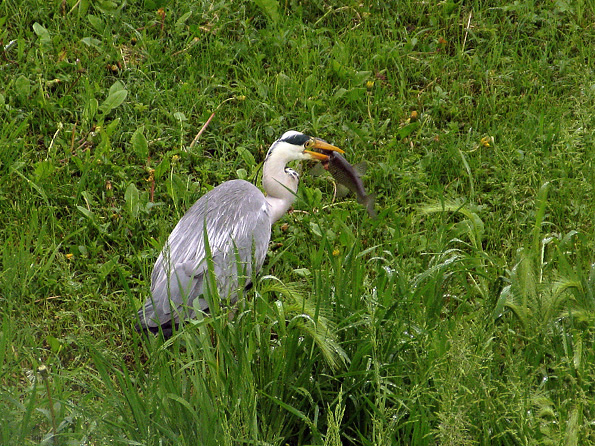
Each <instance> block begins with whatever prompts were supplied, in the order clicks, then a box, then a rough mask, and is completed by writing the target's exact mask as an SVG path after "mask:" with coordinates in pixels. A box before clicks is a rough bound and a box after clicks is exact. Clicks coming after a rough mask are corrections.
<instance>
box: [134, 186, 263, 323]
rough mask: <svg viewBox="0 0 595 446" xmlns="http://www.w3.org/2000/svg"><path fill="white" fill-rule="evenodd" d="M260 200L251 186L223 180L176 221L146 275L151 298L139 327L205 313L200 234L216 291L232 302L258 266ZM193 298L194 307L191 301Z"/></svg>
mask: <svg viewBox="0 0 595 446" xmlns="http://www.w3.org/2000/svg"><path fill="white" fill-rule="evenodd" d="M270 226H271V223H270V216H269V212H268V208H267V204H266V201H265V198H264V195H263V194H262V192H260V190H259V189H258V188H257V187H256V186H254V185H253V184H251V183H248V182H246V181H242V180H233V181H227V182H225V183H223V184H221V185H220V186H218V187H216V188H214V189H213V190H211V191H210V192H209V193H207V194H205V195H204V196H203V197H201V198H200V199H199V200H198V201H197V202H196V203H195V204H194V205H193V206H192V207H191V208H190V209H189V210H188V212H187V213H186V214H185V215H184V216H183V217H182V219H181V220H180V221H179V222H178V224H177V225H176V227H175V228H174V230H173V231H172V233H171V235H170V236H169V238H168V240H167V242H166V244H165V246H164V248H163V251H162V252H161V254H160V255H159V258H158V259H157V262H156V263H155V267H154V269H153V274H152V276H151V282H152V283H151V294H152V295H151V297H150V298H149V299H147V302H146V303H145V305H144V307H143V308H141V309H140V310H139V316H140V320H141V325H143V326H148V327H156V326H157V325H162V324H165V323H167V322H173V323H178V322H179V321H180V320H184V319H188V318H192V317H194V307H195V306H196V305H198V307H199V308H200V309H201V310H206V309H207V308H208V304H207V302H206V300H205V299H204V297H201V296H203V295H204V293H205V291H206V284H207V283H208V280H206V278H207V269H208V262H207V249H206V246H205V235H206V240H207V241H208V246H209V249H210V252H211V256H212V261H213V273H214V276H215V278H216V285H217V291H218V292H219V295H220V296H221V297H222V298H230V299H231V300H232V301H233V300H235V298H236V297H235V296H237V291H238V290H237V288H238V285H239V284H240V282H241V281H243V280H242V279H241V278H242V276H245V277H246V278H247V279H246V282H249V281H250V278H251V276H252V273H253V272H257V271H258V270H260V268H261V267H262V264H263V262H264V258H265V256H266V251H267V248H268V243H269V239H270ZM196 298H199V301H198V304H195V303H194V301H195V300H196Z"/></svg>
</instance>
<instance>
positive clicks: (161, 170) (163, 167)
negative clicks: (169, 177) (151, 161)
mask: <svg viewBox="0 0 595 446" xmlns="http://www.w3.org/2000/svg"><path fill="white" fill-rule="evenodd" d="M169 166H170V163H169V158H163V160H162V161H161V162H160V163H159V164H158V165H157V167H155V172H154V173H153V175H154V176H155V179H156V180H158V179H159V178H161V177H162V176H163V174H165V173H167V172H169Z"/></svg>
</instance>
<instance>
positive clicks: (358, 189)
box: [323, 151, 376, 217]
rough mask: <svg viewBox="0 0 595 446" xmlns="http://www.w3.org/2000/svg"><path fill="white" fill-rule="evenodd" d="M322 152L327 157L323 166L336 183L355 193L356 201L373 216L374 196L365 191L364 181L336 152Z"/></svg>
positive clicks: (374, 212) (374, 214)
mask: <svg viewBox="0 0 595 446" xmlns="http://www.w3.org/2000/svg"><path fill="white" fill-rule="evenodd" d="M323 153H324V154H325V155H328V157H329V159H328V161H327V162H326V163H323V166H324V168H325V169H326V170H328V171H329V172H330V174H331V175H332V176H333V178H334V179H335V180H336V181H337V183H339V184H342V185H343V186H345V187H346V188H347V189H349V190H350V191H351V192H353V193H354V194H355V196H356V197H357V202H358V203H359V204H361V205H363V206H365V208H366V210H367V211H368V214H369V215H370V217H375V216H376V210H375V209H374V196H373V195H368V194H367V193H366V190H365V189H364V183H363V182H362V179H361V178H360V176H359V174H358V173H357V171H356V170H355V169H354V168H353V166H352V165H351V164H349V162H348V161H347V160H346V159H345V158H343V157H342V156H341V155H340V154H338V153H336V152H331V151H323Z"/></svg>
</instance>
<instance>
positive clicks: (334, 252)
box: [333, 248, 341, 257]
mask: <svg viewBox="0 0 595 446" xmlns="http://www.w3.org/2000/svg"><path fill="white" fill-rule="evenodd" d="M339 254H341V251H339V250H338V249H337V248H335V249H334V250H333V255H334V256H335V257H337V256H338V255H339Z"/></svg>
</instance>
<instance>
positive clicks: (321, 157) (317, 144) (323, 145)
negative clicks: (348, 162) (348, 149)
mask: <svg viewBox="0 0 595 446" xmlns="http://www.w3.org/2000/svg"><path fill="white" fill-rule="evenodd" d="M312 141H314V145H312V146H310V147H311V148H313V149H318V150H322V151H328V152H339V153H345V151H344V150H341V149H339V148H338V147H335V146H333V145H332V144H329V143H328V142H326V141H323V140H322V139H317V138H312ZM304 153H307V154H308V155H310V158H312V159H314V160H318V161H328V155H325V154H324V153H320V152H312V151H310V150H304Z"/></svg>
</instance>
